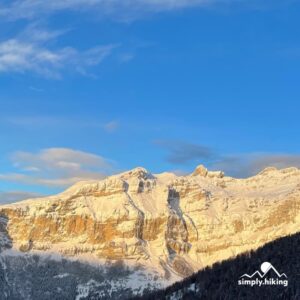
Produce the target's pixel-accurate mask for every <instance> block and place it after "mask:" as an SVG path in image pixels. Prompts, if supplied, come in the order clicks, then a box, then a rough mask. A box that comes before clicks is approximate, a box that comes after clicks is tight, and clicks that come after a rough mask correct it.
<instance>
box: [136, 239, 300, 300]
mask: <svg viewBox="0 0 300 300" xmlns="http://www.w3.org/2000/svg"><path fill="white" fill-rule="evenodd" d="M299 253H300V234H299V233H298V234H294V235H292V236H287V237H284V238H280V239H278V240H275V241H273V242H271V243H268V244H266V245H265V246H263V247H261V248H259V249H258V250H256V251H250V252H249V253H246V254H242V255H239V256H237V257H236V258H234V259H229V260H226V261H224V262H222V263H216V264H214V265H213V266H212V267H207V268H205V269H204V270H202V271H199V272H198V273H196V274H194V275H192V276H191V277H189V278H186V279H184V280H183V281H182V282H177V283H175V284H174V285H172V286H170V287H168V288H167V289H166V290H162V291H157V292H153V293H150V294H148V295H144V296H143V297H141V298H138V297H137V298H134V299H136V300H138V299H143V300H148V299H149V300H150V299H157V300H167V299H191V300H192V299H250V300H251V299H287V300H293V299H294V300H296V299H299V298H300V284H299V283H300V259H299ZM266 261H271V262H272V265H274V266H276V268H277V269H278V270H283V271H284V272H285V273H286V274H287V276H286V277H284V279H287V281H288V284H287V285H286V286H284V285H265V286H263V285H262V286H257V285H253V286H250V285H246V286H241V285H238V280H239V279H240V278H241V276H240V275H241V274H243V273H245V272H246V273H248V274H251V273H252V272H253V270H255V269H257V268H258V267H259V266H260V265H261V264H262V263H263V262H266ZM270 273H271V274H270ZM276 275H277V274H276V271H275V272H268V274H266V275H265V276H268V278H274V279H276V278H278V276H276Z"/></svg>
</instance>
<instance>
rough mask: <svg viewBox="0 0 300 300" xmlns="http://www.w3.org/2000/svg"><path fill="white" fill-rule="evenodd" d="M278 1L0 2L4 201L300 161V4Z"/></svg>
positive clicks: (245, 172) (0, 186)
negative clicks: (136, 178) (141, 175)
mask: <svg viewBox="0 0 300 300" xmlns="http://www.w3.org/2000/svg"><path fill="white" fill-rule="evenodd" d="M281 2H282V1H246V0H244V1H234V0H232V1H230V0H223V1H217V0H216V1H210V0H206V1H201V0H195V1H186V0H177V1H173V0H157V1H148V0H135V1H129V0H123V1H120V0H115V1H108V0H104V1H103V0H101V1H100V0H76V1H75V0H70V1H56V0H53V1H51V2H48V1H47V3H46V2H45V1H40V0H19V1H4V2H3V1H2V4H1V5H0V20H1V21H0V22H1V26H0V137H1V143H0V165H1V168H0V192H1V193H0V202H1V195H2V202H5V201H8V200H6V199H8V198H9V199H11V197H12V195H13V196H15V195H17V196H19V198H22V197H24V194H26V193H37V194H50V193H54V192H58V191H61V190H63V189H64V188H65V187H67V186H69V185H70V184H72V183H73V182H76V181H77V180H82V179H93V178H95V179H98V178H102V177H104V176H106V175H108V174H112V173H116V172H119V171H122V170H125V169H129V168H133V167H136V166H143V167H145V168H147V169H149V170H150V171H151V172H154V173H155V172H161V171H177V172H190V171H191V170H192V169H193V168H194V167H195V166H196V165H197V164H200V163H203V164H205V165H206V166H208V167H209V168H211V169H223V170H225V172H226V173H227V174H228V175H232V176H249V175H252V174H254V173H256V172H258V171H259V170H261V169H262V168H264V167H266V166H269V165H274V166H277V167H288V166H292V165H293V166H298V167H299V166H300V154H299V148H300V147H299V146H300V139H299V138H298V136H299V129H300V126H299V121H298V120H299V117H298V114H299V109H300V104H299V96H300V90H299V78H300V76H299V75H300V74H299V73H300V71H299V70H300V40H299V37H300V26H299V25H300V24H299V14H300V4H299V1H285V3H284V4H282V3H281ZM26 195H27V194H26ZM8 196H9V197H8ZM7 197H8V198H7ZM9 201H10V200H9Z"/></svg>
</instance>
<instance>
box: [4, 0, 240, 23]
mask: <svg viewBox="0 0 300 300" xmlns="http://www.w3.org/2000/svg"><path fill="white" fill-rule="evenodd" d="M233 1H236V0H64V1H61V0H51V1H43V0H15V1H11V3H10V5H5V6H4V5H2V8H1V7H0V15H2V16H6V17H10V18H15V19H18V18H34V17H38V16H41V15H45V14H52V13H55V12H59V11H63V10H73V11H91V10H92V11H94V12H98V13H100V14H102V15H116V14H117V15H118V14H119V15H120V14H123V15H131V16H133V15H135V16H136V15H137V14H138V13H142V12H159V11H165V10H175V9H180V8H185V7H194V6H205V5H212V4H214V3H218V2H225V3H226V2H233ZM242 1H243V0H242Z"/></svg>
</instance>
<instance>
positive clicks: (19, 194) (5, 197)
mask: <svg viewBox="0 0 300 300" xmlns="http://www.w3.org/2000/svg"><path fill="white" fill-rule="evenodd" d="M38 197H42V195H40V194H36V193H30V192H23V191H9V192H0V205H1V204H9V203H13V202H17V201H21V200H26V199H32V198H38Z"/></svg>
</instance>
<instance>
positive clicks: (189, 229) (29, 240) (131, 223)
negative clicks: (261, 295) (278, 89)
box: [0, 166, 300, 285]
mask: <svg viewBox="0 0 300 300" xmlns="http://www.w3.org/2000/svg"><path fill="white" fill-rule="evenodd" d="M299 206H300V170H299V169H297V168H288V169H282V170H278V169H274V168H268V169H265V170H264V171H262V172H260V173H259V174H257V175H256V176H253V177H250V178H246V179H236V178H232V177H227V176H225V175H224V173H223V172H221V171H213V172H211V171H208V170H207V169H206V168H205V167H203V166H198V167H197V168H196V170H195V171H194V172H193V173H192V174H188V175H186V176H177V175H175V174H171V173H162V174H151V173H150V172H148V171H147V170H146V169H144V168H141V167H139V168H135V169H133V170H130V171H127V172H123V173H121V174H118V175H113V176H110V177H108V178H106V179H104V180H101V181H92V182H79V183H77V184H75V185H74V186H72V187H70V188H69V189H67V190H66V191H65V192H62V193H60V194H58V195H55V196H50V197H45V198H38V199H33V200H30V199H29V200H25V201H21V202H18V203H14V204H7V205H1V206H0V215H1V216H2V220H6V221H5V222H2V225H1V224H0V248H1V236H2V240H3V241H4V240H6V243H5V245H4V246H2V248H3V247H4V248H7V249H12V250H15V251H20V252H22V253H25V254H36V253H57V254H59V255H63V256H65V257H75V258H78V259H88V260H93V261H98V262H105V261H117V260H121V261H123V262H125V263H126V264H128V265H139V266H143V267H144V268H145V269H146V270H152V271H151V272H152V273H153V274H155V276H158V278H160V280H161V282H162V284H163V285H169V284H170V283H172V282H174V281H177V280H179V279H180V278H184V277H187V276H189V275H191V274H192V273H193V272H195V271H197V270H199V269H202V268H204V267H206V266H209V265H212V264H213V263H215V262H217V261H221V260H224V259H227V258H230V257H234V256H236V255H237V254H239V253H242V252H245V251H248V250H251V249H256V248H258V247H259V246H262V245H264V244H265V243H267V242H269V241H272V240H274V239H277V238H279V237H282V236H286V235H288V234H293V233H296V232H297V231H299V224H300V221H299ZM1 228H2V229H1ZM8 251H9V250H8Z"/></svg>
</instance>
